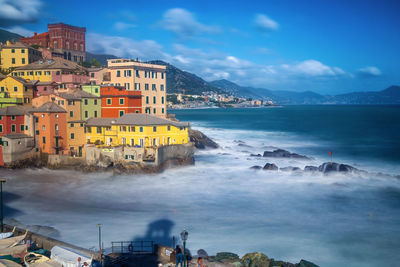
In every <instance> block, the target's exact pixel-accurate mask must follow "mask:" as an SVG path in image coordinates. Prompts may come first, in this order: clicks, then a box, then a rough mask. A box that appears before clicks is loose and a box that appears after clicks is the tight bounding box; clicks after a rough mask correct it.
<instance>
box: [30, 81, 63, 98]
mask: <svg viewBox="0 0 400 267" xmlns="http://www.w3.org/2000/svg"><path fill="white" fill-rule="evenodd" d="M57 89H58V84H57V83H56V82H38V83H37V84H36V91H34V97H37V96H42V95H50V94H53V93H55V92H56V90H57Z"/></svg>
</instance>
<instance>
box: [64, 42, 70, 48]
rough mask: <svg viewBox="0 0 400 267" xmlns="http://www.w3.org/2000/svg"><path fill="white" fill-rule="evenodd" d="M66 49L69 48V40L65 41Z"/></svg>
mask: <svg viewBox="0 0 400 267" xmlns="http://www.w3.org/2000/svg"><path fill="white" fill-rule="evenodd" d="M65 49H67V50H69V42H68V41H66V42H65Z"/></svg>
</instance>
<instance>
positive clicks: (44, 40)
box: [20, 23, 86, 62]
mask: <svg viewBox="0 0 400 267" xmlns="http://www.w3.org/2000/svg"><path fill="white" fill-rule="evenodd" d="M47 28H48V32H45V33H42V34H37V33H34V35H33V36H31V37H26V38H20V41H21V42H22V43H24V44H26V45H39V46H42V47H44V48H50V49H51V50H52V51H54V52H55V53H57V54H62V55H63V56H64V59H66V60H71V61H74V62H82V61H85V60H86V37H85V35H86V28H84V27H76V26H72V25H68V24H64V23H56V24H48V25H47Z"/></svg>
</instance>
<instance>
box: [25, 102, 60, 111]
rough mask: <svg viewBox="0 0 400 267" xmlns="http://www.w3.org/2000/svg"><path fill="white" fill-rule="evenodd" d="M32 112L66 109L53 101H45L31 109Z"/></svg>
mask: <svg viewBox="0 0 400 267" xmlns="http://www.w3.org/2000/svg"><path fill="white" fill-rule="evenodd" d="M32 113H66V111H65V109H63V108H62V107H60V106H59V105H57V104H55V103H53V102H47V103H44V104H43V105H41V106H40V107H38V108H34V109H32Z"/></svg>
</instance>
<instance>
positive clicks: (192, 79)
mask: <svg viewBox="0 0 400 267" xmlns="http://www.w3.org/2000/svg"><path fill="white" fill-rule="evenodd" d="M149 63H152V64H159V65H164V66H167V88H168V93H182V92H183V91H184V92H185V94H190V95H200V94H202V93H203V92H222V90H221V89H219V88H216V87H214V86H212V85H211V84H209V83H208V82H206V81H205V80H203V79H202V78H200V77H199V76H197V75H195V74H193V73H190V72H187V71H183V70H180V69H178V68H177V67H175V66H173V65H171V64H169V63H166V62H164V61H161V60H153V61H149Z"/></svg>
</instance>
